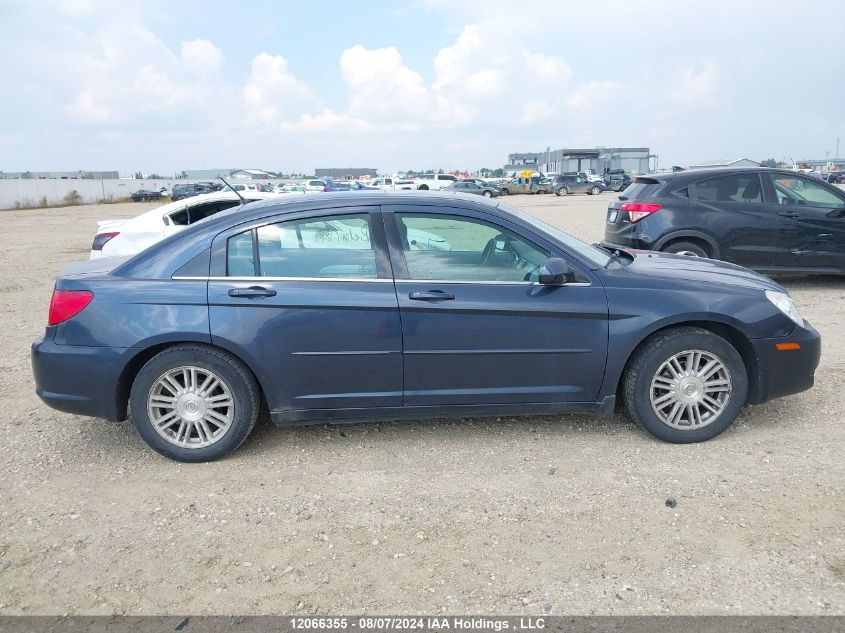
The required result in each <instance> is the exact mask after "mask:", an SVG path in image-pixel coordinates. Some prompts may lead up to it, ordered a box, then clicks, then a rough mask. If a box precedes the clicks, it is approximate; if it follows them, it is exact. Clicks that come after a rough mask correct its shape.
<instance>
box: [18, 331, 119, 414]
mask: <svg viewBox="0 0 845 633" xmlns="http://www.w3.org/2000/svg"><path fill="white" fill-rule="evenodd" d="M50 334H51V333H50V332H49V331H48V334H47V335H46V336H43V337H41V338H39V339H37V340H36V341H34V342H33V343H32V351H31V355H32V373H33V375H34V376H35V393H36V394H37V395H38V397H39V398H41V400H42V401H43V402H44V403H45V404H46V405H47V406H49V407H52V408H53V409H58V410H59V411H65V412H67V413H74V414H77V415H86V416H91V417H96V418H105V419H107V420H122V419H124V418H125V417H126V412H125V410H123V409H124V407H119V406H118V381H119V377H120V374H121V371H122V368H123V367H125V364H126V358H125V355H126V354H128V353H130V350H127V349H115V348H111V347H82V346H77V345H56V344H55V343H54V342H53V340H52V337H51V335H50Z"/></svg>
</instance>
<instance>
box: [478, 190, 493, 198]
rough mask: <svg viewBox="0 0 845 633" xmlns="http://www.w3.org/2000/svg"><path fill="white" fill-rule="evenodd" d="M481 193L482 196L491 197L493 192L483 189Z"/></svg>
mask: <svg viewBox="0 0 845 633" xmlns="http://www.w3.org/2000/svg"><path fill="white" fill-rule="evenodd" d="M481 195H482V196H484V197H485V198H492V197H493V192H492V191H484V192H483V193H482V194H481Z"/></svg>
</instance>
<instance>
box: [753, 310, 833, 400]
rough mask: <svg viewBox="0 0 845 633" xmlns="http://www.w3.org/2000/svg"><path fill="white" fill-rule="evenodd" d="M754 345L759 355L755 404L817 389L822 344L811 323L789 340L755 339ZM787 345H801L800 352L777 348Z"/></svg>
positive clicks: (801, 328) (795, 331) (791, 335)
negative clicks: (817, 372) (814, 382)
mask: <svg viewBox="0 0 845 633" xmlns="http://www.w3.org/2000/svg"><path fill="white" fill-rule="evenodd" d="M751 343H752V345H753V346H754V350H755V352H756V354H757V389H756V390H753V391H752V398H753V399H750V400H749V402H750V403H751V404H759V403H761V402H766V401H767V400H772V399H774V398H781V397H783V396H789V395H792V394H794V393H800V392H801V391H806V390H807V389H810V388H811V387H812V386H813V380H814V374H815V371H816V368H817V367H818V366H819V359H820V358H821V349H822V341H821V335H820V334H819V333H818V332H817V331H816V329H815V328H814V327H813V326H812V325H810V323H809V322H808V321H804V325H803V326H799V327H796V328H795V330H794V331H793V332H792V334H790V335H789V336H786V337H783V338H768V339H755V340H753V341H751ZM785 343H797V344H798V346H799V348H798V349H786V350H779V349H778V347H777V346H778V345H779V344H780V345H783V344H785ZM755 391H756V393H755Z"/></svg>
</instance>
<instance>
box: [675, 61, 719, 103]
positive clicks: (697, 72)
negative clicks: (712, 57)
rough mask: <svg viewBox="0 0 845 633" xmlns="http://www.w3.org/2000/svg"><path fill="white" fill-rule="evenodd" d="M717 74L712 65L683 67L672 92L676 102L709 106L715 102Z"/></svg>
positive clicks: (717, 86)
mask: <svg viewBox="0 0 845 633" xmlns="http://www.w3.org/2000/svg"><path fill="white" fill-rule="evenodd" d="M718 91H719V76H718V73H717V71H716V69H715V68H713V67H712V66H704V67H702V68H685V69H684V70H682V71H681V73H680V78H679V81H678V86H677V87H676V88H675V90H674V92H673V93H672V96H673V98H674V99H675V101H677V102H678V103H681V104H684V105H688V106H711V105H714V104H715V103H716V102H717V97H718Z"/></svg>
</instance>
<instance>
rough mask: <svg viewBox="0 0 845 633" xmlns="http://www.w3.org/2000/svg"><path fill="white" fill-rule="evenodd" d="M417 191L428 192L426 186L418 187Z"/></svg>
mask: <svg viewBox="0 0 845 633" xmlns="http://www.w3.org/2000/svg"><path fill="white" fill-rule="evenodd" d="M419 190H420V191H428V185H420V186H419Z"/></svg>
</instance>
